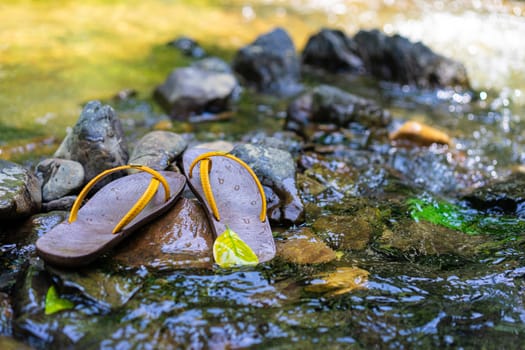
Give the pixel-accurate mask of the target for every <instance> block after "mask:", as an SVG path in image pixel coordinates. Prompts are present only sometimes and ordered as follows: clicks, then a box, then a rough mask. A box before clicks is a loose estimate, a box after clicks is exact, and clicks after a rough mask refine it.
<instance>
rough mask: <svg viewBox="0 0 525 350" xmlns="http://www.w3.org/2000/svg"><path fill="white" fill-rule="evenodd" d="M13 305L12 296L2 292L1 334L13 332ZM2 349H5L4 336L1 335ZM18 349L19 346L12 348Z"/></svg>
mask: <svg viewBox="0 0 525 350" xmlns="http://www.w3.org/2000/svg"><path fill="white" fill-rule="evenodd" d="M12 323H13V305H12V302H11V298H10V297H9V295H7V294H6V293H0V334H3V335H12V334H13V325H12ZM0 349H5V348H4V347H3V346H2V338H1V337H0ZM12 349H17V348H12Z"/></svg>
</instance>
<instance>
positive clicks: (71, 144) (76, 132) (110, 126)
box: [55, 101, 128, 188]
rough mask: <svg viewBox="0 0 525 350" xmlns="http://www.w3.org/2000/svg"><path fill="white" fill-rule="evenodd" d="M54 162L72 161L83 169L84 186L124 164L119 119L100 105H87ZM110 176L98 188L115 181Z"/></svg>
mask: <svg viewBox="0 0 525 350" xmlns="http://www.w3.org/2000/svg"><path fill="white" fill-rule="evenodd" d="M55 157H56V158H63V159H69V160H74V161H77V162H79V163H80V164H82V166H83V167H84V172H85V178H84V181H85V182H87V181H89V180H91V179H92V178H94V177H95V176H96V175H98V174H100V173H101V172H102V171H104V170H107V169H110V168H113V167H116V166H119V165H124V164H127V162H128V151H127V146H126V143H125V138H124V132H123V130H122V125H121V123H120V119H118V117H117V115H116V114H115V111H114V110H113V108H111V107H110V106H108V105H105V106H103V105H102V104H101V103H100V102H99V101H91V102H88V103H87V104H86V106H85V107H84V109H83V110H82V113H81V114H80V117H79V119H78V121H77V123H76V125H75V126H74V128H73V130H72V131H71V132H70V133H68V135H67V136H66V138H65V139H64V141H62V144H61V145H60V147H59V148H58V150H57V151H56V152H55ZM118 176H119V175H118V174H114V175H110V176H108V177H107V180H106V179H104V180H102V181H101V182H100V185H99V186H98V188H100V187H101V186H103V184H105V183H108V182H110V181H111V180H112V179H115V178H116V177H118Z"/></svg>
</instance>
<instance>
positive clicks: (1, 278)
mask: <svg viewBox="0 0 525 350" xmlns="http://www.w3.org/2000/svg"><path fill="white" fill-rule="evenodd" d="M66 214H67V213H59V212H54V213H49V214H37V215H33V216H31V217H30V218H28V219H26V220H24V221H23V222H20V223H17V224H15V225H12V226H7V225H5V224H4V225H2V229H1V231H2V232H1V233H2V236H1V240H2V247H1V251H2V254H0V291H11V290H13V287H14V286H15V283H16V282H17V280H19V279H20V277H21V276H22V275H23V273H24V272H25V271H26V269H27V262H28V261H30V260H32V259H34V258H35V257H36V252H35V242H36V240H37V239H38V238H39V237H40V236H42V235H43V234H44V233H45V232H47V231H49V230H50V229H51V228H52V227H54V226H55V225H57V224H58V223H59V222H61V221H63V220H64V218H65V217H66Z"/></svg>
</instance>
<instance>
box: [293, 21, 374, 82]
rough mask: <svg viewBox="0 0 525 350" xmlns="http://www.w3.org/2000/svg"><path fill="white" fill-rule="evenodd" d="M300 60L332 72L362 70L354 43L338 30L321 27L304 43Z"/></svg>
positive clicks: (361, 62) (360, 71) (359, 71)
mask: <svg viewBox="0 0 525 350" xmlns="http://www.w3.org/2000/svg"><path fill="white" fill-rule="evenodd" d="M302 60H303V63H304V64H306V65H309V66H312V67H319V68H323V69H325V70H327V71H330V72H333V73H337V72H341V71H342V72H356V73H362V72H363V71H364V64H363V61H361V58H359V54H358V52H357V45H356V43H355V42H354V41H353V40H352V39H351V38H349V37H347V36H346V35H345V34H344V33H343V32H342V31H340V30H333V29H322V30H321V31H320V32H318V33H316V34H314V35H312V36H311V37H310V38H309V39H308V42H307V43H306V47H305V48H304V51H303V55H302Z"/></svg>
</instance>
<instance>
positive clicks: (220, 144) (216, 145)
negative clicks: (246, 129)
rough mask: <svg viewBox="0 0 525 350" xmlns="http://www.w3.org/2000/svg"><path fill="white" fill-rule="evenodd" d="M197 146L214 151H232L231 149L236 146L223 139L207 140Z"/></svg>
mask: <svg viewBox="0 0 525 350" xmlns="http://www.w3.org/2000/svg"><path fill="white" fill-rule="evenodd" d="M195 147H197V148H206V149H209V150H213V151H221V152H227V153H228V152H231V150H232V149H233V148H234V147H235V146H234V144H233V143H231V142H228V141H223V140H218V141H212V142H205V143H201V144H198V145H196V146H195Z"/></svg>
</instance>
